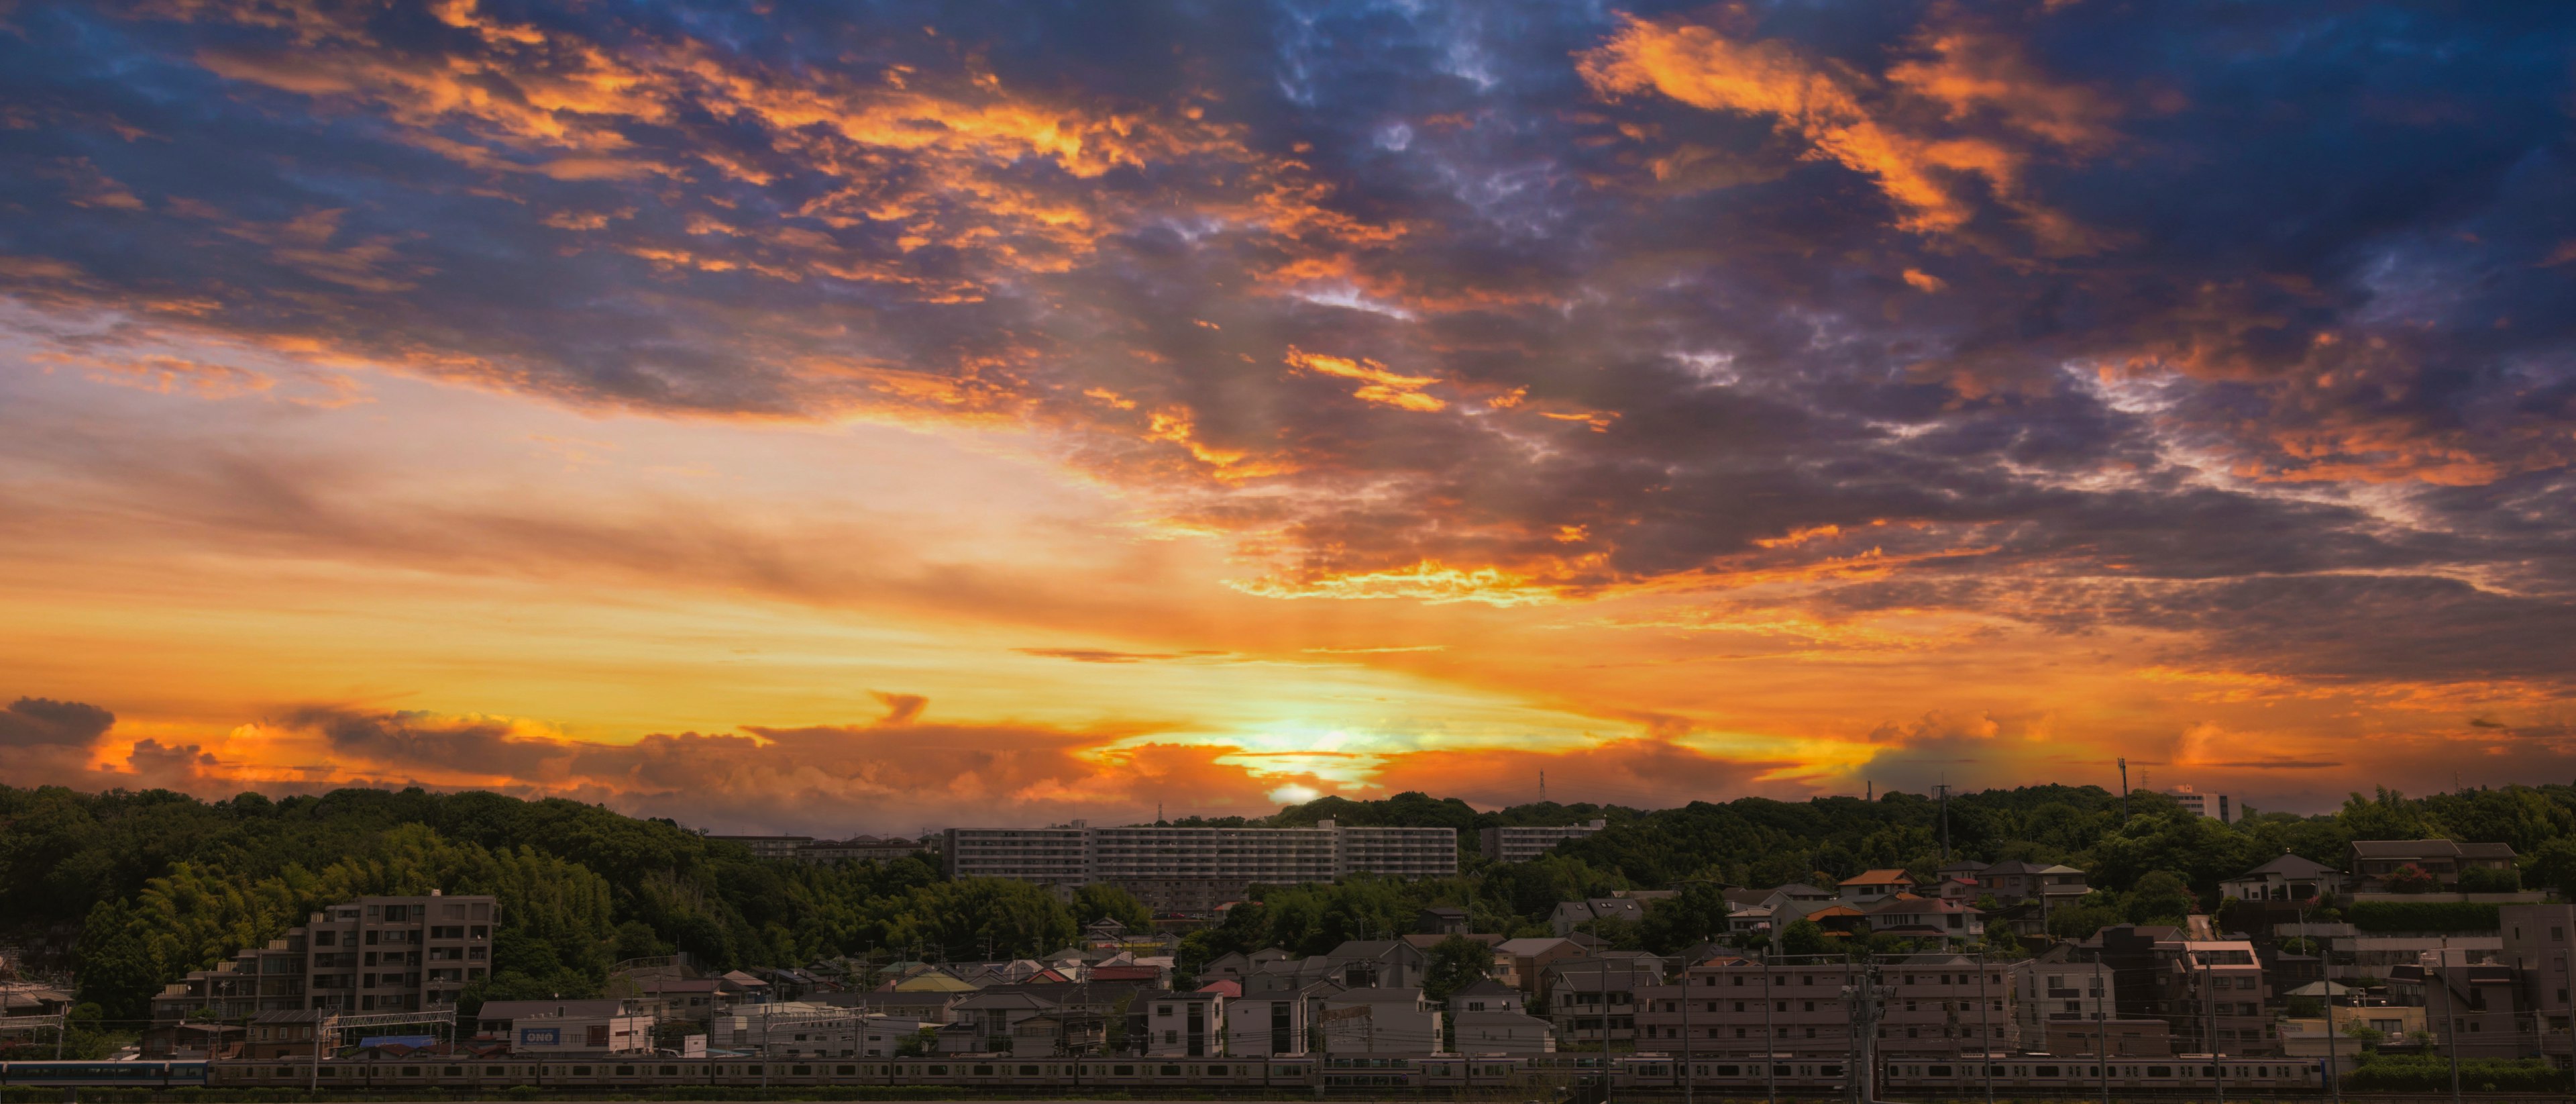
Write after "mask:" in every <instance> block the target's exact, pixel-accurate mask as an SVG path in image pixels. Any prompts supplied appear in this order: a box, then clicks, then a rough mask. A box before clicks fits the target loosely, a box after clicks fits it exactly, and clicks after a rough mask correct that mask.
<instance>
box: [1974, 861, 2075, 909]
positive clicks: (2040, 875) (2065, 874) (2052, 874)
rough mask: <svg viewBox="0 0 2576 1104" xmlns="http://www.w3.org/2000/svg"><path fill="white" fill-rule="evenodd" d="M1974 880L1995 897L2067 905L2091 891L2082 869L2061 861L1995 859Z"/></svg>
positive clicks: (2003, 899) (2005, 899) (1997, 898)
mask: <svg viewBox="0 0 2576 1104" xmlns="http://www.w3.org/2000/svg"><path fill="white" fill-rule="evenodd" d="M1977 883H1978V884H1979V885H1982V886H1984V887H1986V891H1987V892H1989V893H1992V894H1994V895H1995V899H1996V900H1998V901H2043V902H2046V903H2047V904H2050V905H2067V904H2072V903H2074V902H2075V901H2076V900H2077V899H2078V898H2081V897H2083V896H2084V895H2085V894H2087V893H2091V892H2093V888H2092V887H2091V886H2088V885H2086V884H2084V872H2083V871H2081V870H2077V869H2075V868H2074V867H2071V866H2066V865H2064V864H2061V863H2033V862H2021V861H2018V860H2016V861H2012V862H1999V863H1996V864H1994V865H1993V866H1989V867H1987V868H1986V869H1985V871H1984V872H1983V873H1980V874H1978V875H1977Z"/></svg>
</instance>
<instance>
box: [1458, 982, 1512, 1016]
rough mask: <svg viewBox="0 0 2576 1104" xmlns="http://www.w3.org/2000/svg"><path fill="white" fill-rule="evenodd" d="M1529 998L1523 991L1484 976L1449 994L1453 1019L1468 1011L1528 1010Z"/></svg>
mask: <svg viewBox="0 0 2576 1104" xmlns="http://www.w3.org/2000/svg"><path fill="white" fill-rule="evenodd" d="M1527 1011H1529V998H1528V997H1526V996H1523V995H1522V994H1521V991H1520V990H1518V989H1514V988H1512V987H1511V986H1509V985H1505V984H1503V983H1502V982H1500V981H1497V980H1495V979H1493V978H1482V979H1479V980H1478V981H1476V982H1475V983H1474V984H1471V985H1468V986H1466V987H1465V988H1462V989H1460V990H1458V991H1457V992H1455V993H1451V994H1449V1015H1450V1018H1451V1019H1453V1020H1454V1019H1456V1018H1457V1017H1458V1016H1460V1015H1463V1014H1465V1013H1468V1012H1527Z"/></svg>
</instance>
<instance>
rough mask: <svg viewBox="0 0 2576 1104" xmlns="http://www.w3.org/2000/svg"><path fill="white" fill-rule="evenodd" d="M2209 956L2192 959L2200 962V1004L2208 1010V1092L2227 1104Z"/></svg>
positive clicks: (2213, 967)
mask: <svg viewBox="0 0 2576 1104" xmlns="http://www.w3.org/2000/svg"><path fill="white" fill-rule="evenodd" d="M2183 946H2184V947H2185V948H2186V949H2185V950H2184V952H2183V953H2185V954H2191V951H2190V950H2189V949H2188V948H2189V947H2190V944H2188V943H2186V944H2184V945H2183ZM2209 955H2210V952H2208V951H2202V952H2200V953H2199V954H2197V955H2193V957H2195V958H2198V959H2199V960H2200V998H2201V1003H2202V1004H2204V1005H2207V1006H2208V1008H2209V1025H2208V1027H2207V1028H2205V1029H2204V1030H2206V1031H2207V1032H2208V1039H2207V1040H2206V1041H2207V1042H2208V1043H2209V1084H2210V1090H2211V1092H2213V1093H2214V1094H2215V1095H2216V1096H2217V1097H2218V1104H2227V1066H2226V1064H2225V1062H2224V1059H2225V1058H2226V1057H2227V1056H2226V1055H2224V1054H2220V1053H2219V1052H2218V980H2217V978H2218V971H2217V968H2216V964H2215V963H2212V962H2211V961H2209Z"/></svg>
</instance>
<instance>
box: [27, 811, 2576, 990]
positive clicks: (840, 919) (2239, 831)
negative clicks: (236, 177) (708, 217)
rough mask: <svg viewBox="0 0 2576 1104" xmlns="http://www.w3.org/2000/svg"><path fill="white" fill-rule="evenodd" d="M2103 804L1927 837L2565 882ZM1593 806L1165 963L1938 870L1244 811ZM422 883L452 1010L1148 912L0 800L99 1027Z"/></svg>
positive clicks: (902, 865)
mask: <svg viewBox="0 0 2576 1104" xmlns="http://www.w3.org/2000/svg"><path fill="white" fill-rule="evenodd" d="M2129 812H2130V815H2129V816H2128V818H2127V819H2126V820H2125V821H2124V820H2123V819H2122V817H2121V802H2120V798H2119V796H2118V795H2116V794H2113V793H2110V792H2108V791H2106V790H2103V789H2100V788H2098V787H2064V786H2036V787H2025V788H2021V789H2014V790H1992V791H1986V792H1983V793H1968V794H1957V795H1954V796H1953V797H1952V798H1951V800H1950V803H1949V814H1948V817H1949V836H1950V843H1951V850H1952V853H1953V854H1955V855H1960V856H1965V857H1969V858H1975V859H1980V860H1984V861H1988V862H1993V861H2001V860H2005V859H2027V860H2033V861H2055V862H2064V863H2067V864H2070V865H2073V866H2077V867H2081V868H2083V869H2085V870H2088V871H2090V872H2091V873H2092V884H2093V885H2094V886H2095V887H2096V890H2097V892H2096V893H2095V894H2093V895H2092V896H2091V897H2089V898H2087V899H2086V900H2085V901H2084V902H2083V903H2082V904H2081V905H2078V906H2075V907H2072V908H2067V909H2062V910H2060V911H2059V912H2058V913H2056V914H2055V915H2053V916H2052V917H2051V920H2050V928H2051V929H2052V932H2053V933H2054V934H2060V935H2071V936H2081V935H2085V934H2089V933H2090V932H2091V931H2092V930H2093V929H2094V928H2097V927H2099V926H2101V925H2103V924H2110V923H2119V922H2123V921H2129V922H2150V921H2155V920H2168V919H2175V918H2179V917H2180V916H2181V915H2183V914H2184V913H2187V912H2190V911H2193V910H2196V909H2202V908H2207V907H2209V906H2210V905H2212V904H2214V901H2215V896H2216V890H2217V883H2218V882H2219V880H2221V879H2223V878H2226V877H2229V876H2231V875H2233V874H2236V873H2238V872H2240V871H2242V870H2245V869H2247V868H2249V867H2252V866H2255V865H2257V864H2259V863H2261V862H2263V861H2265V860H2266V859H2268V858H2270V857H2272V856H2275V855H2279V854H2281V853H2282V852H2284V851H2290V852H2295V853H2298V854H2302V855H2306V856H2308V857H2310V858H2314V859H2317V860H2319V861H2322V862H2327V863H2338V862H2340V861H2341V857H2342V851H2343V848H2344V845H2345V844H2346V843H2347V842H2348V841H2351V840H2354V839H2403V838H2416V837H2426V836H2447V837H2451V838H2455V839H2460V840H2468V841H2492V842H2502V843H2508V844H2511V845H2512V846H2513V848H2514V849H2515V851H2516V852H2517V853H2519V854H2521V855H2523V856H2524V865H2523V867H2522V868H2521V869H2520V870H2519V871H2516V872H2512V874H2513V878H2512V881H2514V882H2516V883H2517V884H2528V885H2531V886H2534V887H2536V888H2537V887H2546V888H2553V889H2557V890H2559V891H2561V892H2567V891H2569V890H2571V889H2576V787H2570V786H2560V785H2548V786H2539V787H2521V786H2516V787H2508V788H2504V789H2495V790H2485V789H2481V790H2469V791H2464V792H2460V793H2454V794H2438V795H2433V796H2429V797H2423V798H2408V797H2404V796H2402V795H2400V794H2396V793H2392V792H2388V791H2384V790H2383V791H2381V792H2379V793H2377V794H2375V795H2372V796H2367V797H2365V796H2362V795H2358V794H2356V795H2354V796H2353V798H2352V799H2351V800H2350V801H2348V802H2347V803H2346V804H2345V805H2344V807H2343V808H2341V809H2339V810H2337V811H2336V812H2334V813H2332V814H2328V815H2324V816H2309V817H2303V816H2295V815H2289V814H2282V813H2255V814H2252V815H2249V816H2247V817H2246V818H2245V819H2244V820H2243V821H2242V822H2241V823H2236V824H2222V823H2219V822H2218V821H2215V820H2211V819H2206V818H2201V817H2197V816H2192V815H2189V814H2187V813H2185V812H2183V811H2182V810H2181V809H2180V808H2178V807H2177V806H2175V805H2174V804H2173V803H2172V802H2171V801H2170V800H2169V799H2166V798H2164V797H2161V796H2159V795H2156V794H2152V793H2146V792H2143V791H2142V792H2139V793H2136V794H2133V795H2131V796H2130V800H2129ZM1596 817H1598V818H1602V819H1606V820H1608V821H1609V827H1608V828H1607V829H1605V830H1603V831H1601V832H1599V833H1596V834H1593V835H1591V836H1588V837H1585V838H1582V839H1577V840H1573V841H1569V842H1567V843H1565V844H1563V845H1561V846H1559V847H1558V848H1557V849H1556V851H1555V852H1554V853H1552V854H1549V855H1547V856H1544V857H1542V858H1541V859H1539V860H1537V861H1534V862H1527V863H1517V864H1508V865H1505V864H1494V863H1488V862H1486V861H1485V860H1483V859H1482V858H1481V857H1475V856H1472V855H1470V856H1469V857H1467V858H1466V859H1464V860H1463V862H1462V866H1461V870H1460V874H1459V876H1458V877H1455V878H1443V879H1432V880H1425V881H1418V882H1399V881H1394V880H1390V879H1382V878H1372V877H1361V878H1354V879H1351V880H1349V881H1347V882H1344V883H1341V884H1335V885H1295V886H1276V887H1261V888H1258V889H1256V891H1255V892H1254V894H1253V898H1254V899H1253V901H1252V902H1250V903H1248V904H1247V905H1245V906H1242V907H1237V908H1235V909H1233V910H1231V911H1230V912H1229V913H1228V915H1227V916H1226V918H1225V919H1224V921H1223V922H1222V923H1221V924H1218V925H1215V926H1212V927H1209V928H1207V929H1205V930H1202V931H1199V932H1196V933H1193V934H1192V936H1191V937H1190V938H1189V939H1188V940H1187V941H1186V942H1185V943H1184V947H1183V955H1184V961H1183V964H1182V965H1183V966H1184V968H1188V967H1192V966H1195V965H1196V963H1197V962H1199V961H1204V960H1205V958H1207V957H1210V956H1213V955H1215V954H1221V953H1223V952H1225V951H1227V950H1253V949H1257V948H1260V947H1265V946H1279V947H1283V948H1286V949H1288V950H1290V951H1293V952H1298V953H1316V952H1321V951H1324V950H1329V949H1330V948H1331V947H1332V946H1333V945H1335V944H1337V943H1339V942H1341V941H1343V940H1345V939H1359V938H1373V937H1374V938H1383V937H1386V936H1388V935H1390V934H1395V933H1402V932H1406V931H1409V930H1411V928H1412V925H1413V922H1414V917H1415V914H1416V912H1417V911H1418V910H1419V909H1420V908H1422V907H1424V906H1428V905H1456V906H1460V907H1464V908H1466V909H1468V910H1469V912H1470V915H1471V917H1472V919H1473V924H1472V926H1473V928H1474V930H1478V931H1486V932H1500V933H1503V934H1506V935H1527V934H1540V933H1544V932H1545V931H1546V930H1547V928H1546V919H1547V915H1548V912H1549V910H1551V909H1552V908H1553V907H1554V906H1555V905H1556V903H1557V902H1559V901H1565V900H1572V899H1577V898H1582V897H1588V896H1602V895H1607V894H1609V893H1611V892H1614V891H1617V890H1621V889H1629V888H1663V887H1680V888H1682V890H1683V892H1682V894H1681V895H1680V896H1679V897H1677V898H1675V899H1673V900H1670V901H1666V902H1663V903H1661V904H1659V905H1658V906H1657V907H1656V908H1654V909H1653V910H1651V911H1650V912H1649V913H1648V914H1647V917H1646V920H1645V921H1644V922H1643V923H1641V924H1633V925H1627V924H1622V925H1618V928H1617V930H1610V931H1596V934H1599V935H1601V936H1603V937H1604V938H1607V939H1610V940H1611V941H1612V942H1613V943H1614V944H1617V945H1621V946H1631V947H1646V948H1650V949H1655V950H1660V951H1669V950H1675V949H1679V948H1680V947H1684V946H1688V945H1689V944H1691V943H1693V942H1696V941H1697V940H1699V939H1702V938H1705V937H1706V936H1707V934H1708V933H1710V932H1712V931H1716V930H1720V929H1722V927H1723V923H1722V921H1723V917H1724V915H1725V902H1724V901H1723V899H1722V898H1720V897H1719V895H1718V894H1717V890H1716V887H1717V886H1718V885H1719V884H1727V885H1747V886H1769V885H1777V884H1781V883H1784V882H1791V881H1805V882H1812V883H1816V884H1821V885H1830V884H1832V883H1833V882H1834V881H1837V880H1840V879H1841V878H1844V877H1848V876H1850V875H1853V874H1856V873H1859V872H1860V871H1862V870H1864V869H1869V868H1876V867H1902V868H1905V869H1907V870H1909V871H1911V872H1912V873H1913V874H1914V875H1915V877H1916V878H1917V879H1919V880H1926V881H1928V880H1929V879H1930V876H1931V874H1932V870H1933V868H1934V867H1935V866H1937V865H1938V863H1939V859H1940V854H1941V814H1940V810H1939V803H1938V802H1936V801H1935V800H1933V799H1931V798H1929V797H1926V796H1923V795H1918V794H1908V793H1888V794H1885V795H1883V796H1881V797H1879V798H1878V799H1877V800H1875V801H1862V800H1858V799H1854V798H1819V799H1816V800H1812V801H1806V802H1782V801H1774V800H1770V799H1766V798H1741V799H1738V800H1734V801H1729V802H1724V803H1706V802H1695V803H1693V804H1691V805H1688V806H1685V807H1682V808H1677V809H1661V810H1652V811H1647V810H1637V809H1627V808H1619V807H1604V806H1592V805H1556V804H1547V805H1525V806H1516V807H1513V808H1509V809H1501V810H1490V811H1487V810H1477V809H1474V808H1472V807H1470V806H1468V805H1467V804H1466V803H1465V802H1462V801H1458V800H1455V799H1446V800H1444V799H1437V798H1433V797H1431V796H1428V795H1424V794H1418V793H1406V794H1398V795H1395V796H1392V797H1389V798H1386V799H1384V800H1376V801H1354V800H1349V799H1345V798H1339V797H1330V798H1324V799H1322V800H1318V801H1314V802H1309V803H1307V804H1304V805H1299V806H1292V807H1289V808H1286V809H1283V810H1281V811H1280V812H1279V813H1278V814H1276V815H1274V816H1271V817H1267V818H1259V819H1257V820H1253V821H1245V822H1242V823H1254V824H1269V825H1278V826H1288V825H1298V824H1312V823H1315V822H1316V821H1319V820H1322V819H1326V818H1331V819H1334V820H1337V821H1339V822H1341V823H1344V824H1352V825H1419V826H1439V827H1450V828H1456V829H1458V830H1459V831H1461V832H1462V833H1463V834H1464V836H1463V838H1462V844H1464V845H1465V846H1467V847H1470V848H1472V845H1473V833H1474V831H1475V830H1477V829H1479V828H1483V827H1489V826H1493V825H1498V824H1566V823H1575V822H1580V821H1586V820H1590V819H1593V818H1596ZM1198 823H1207V822H1203V821H1202V822H1198ZM433 887H435V888H441V889H444V890H446V891H448V892H455V893H475V892H488V893H493V894H497V895H498V896H499V897H500V898H501V900H502V902H503V907H504V918H505V926H504V928H503V930H502V931H501V932H499V933H497V934H496V938H495V955H496V958H495V960H494V976H493V977H492V978H491V979H490V980H488V981H486V982H484V983H482V984H481V985H479V986H478V987H477V989H476V990H475V991H474V992H472V993H470V994H469V1000H474V1001H479V1000H481V999H485V998H498V997H515V996H537V995H544V994H548V993H559V994H563V995H567V996H569V995H575V994H580V993H586V992H593V991H596V990H597V988H598V987H599V986H600V985H601V984H602V983H603V981H604V979H605V975H606V972H607V970H608V968H609V967H610V966H611V965H612V964H613V963H615V962H617V961H619V960H621V959H625V958H633V957H641V956H647V955H655V954H667V953H670V952H672V951H675V950H678V951H686V952H688V953H689V954H690V955H691V956H693V957H694V958H696V959H697V960H699V961H700V962H702V963H705V964H707V965H709V966H712V967H716V968H732V967H738V966H757V965H772V966H776V965H797V964H803V963H808V962H812V961H814V960H817V959H821V958H828V957H832V956H836V955H859V954H876V955H880V956H883V955H889V954H900V955H904V956H909V957H922V958H932V959H942V958H944V959H951V960H955V959H974V958H982V957H985V956H986V955H988V954H990V955H1011V956H1023V955H1031V954H1039V953H1044V952H1047V951H1050V950H1053V949H1055V948H1058V947H1061V946H1063V945H1064V944H1065V943H1067V942H1068V941H1070V940H1071V939H1072V938H1073V937H1074V935H1075V933H1076V931H1077V930H1078V926H1079V925H1080V924H1081V923H1084V922H1087V921H1089V920H1092V919H1097V918H1100V917H1103V916H1113V917H1117V918H1118V919H1120V920H1121V921H1122V922H1125V923H1129V924H1136V923H1139V922H1141V921H1143V920H1145V919H1146V918H1145V916H1144V912H1143V909H1142V908H1141V907H1140V906H1138V905H1137V904H1136V902H1135V901H1134V899H1133V898H1130V897H1128V896H1127V895H1126V894H1124V893H1121V892H1118V891H1115V890H1112V889H1109V888H1107V887H1094V888H1092V889H1088V890H1085V891H1084V892H1082V893H1080V894H1077V895H1075V897H1074V899H1073V900H1072V901H1071V902H1070V903H1068V902H1064V901H1060V900H1058V899H1057V898H1056V897H1055V896H1053V895H1052V894H1050V893H1048V892H1046V891H1045V890H1042V889H1039V888H1037V887H1034V886H1029V885H1024V884H1021V883H1017V882H1006V881H990V880H966V881H954V882H952V881H948V880H945V879H943V878H942V877H941V876H940V875H939V873H938V872H937V871H936V870H934V869H933V868H932V867H931V866H929V865H928V864H926V863H924V862H922V861H920V860H919V859H911V858H907V859H902V860H897V861H893V862H887V863H870V862H845V863H840V864H836V865H830V866H818V865H806V864H799V863H794V862H788V861H782V860H765V859H759V858H755V857H753V855H752V854H751V853H750V851H749V850H747V849H745V848H743V847H741V846H739V845H736V844H731V843H726V842H723V841H717V840H710V839H707V838H705V837H703V836H701V835H699V834H698V833H696V832H693V831H690V830H688V829H686V828H683V827H681V826H680V825H678V824H675V823H672V822H670V821H665V820H640V819H636V818H631V817H627V816H623V815H620V814H618V813H615V812H612V811H610V810H607V809H605V808H601V807H598V806H592V805H584V804H580V803H578V802H572V801H563V800H541V801H522V800H519V799H516V798H511V797H504V796H501V795H497V794H491V793H482V792H467V793H452V794H441V793H430V792H426V791H423V790H418V789H410V790H402V791H398V792H397V791H385V790H365V789H352V790H341V791H336V792H333V793H329V794H325V795H322V796H319V797H292V798H286V799H281V800H270V799H268V798H265V797H262V796H259V795H257V794H244V795H242V796H240V797H236V798H232V799H230V800H224V801H211V802H210V801H201V800H199V799H196V798H193V797H189V796H186V795H183V794H176V793H170V792H166V791H153V792H145V793H125V792H115V793H107V794H82V793H76V792H73V791H70V790H64V789H59V788H45V789H34V790H25V789H12V788H8V787H0V938H12V937H14V938H16V939H18V940H20V941H25V940H29V939H33V938H35V937H39V936H43V935H46V934H55V935H76V936H77V942H76V951H75V955H74V960H73V963H72V965H73V966H74V967H75V968H76V970H77V973H78V979H79V988H80V993H79V996H80V999H81V1000H82V1001H84V1002H92V1003H96V1004H97V1005H98V1006H99V1007H100V1009H101V1010H102V1011H103V1012H104V1014H105V1015H107V1016H108V1017H109V1018H111V1019H130V1018H135V1017H139V1016H141V1015H142V1014H143V1010H144V1004H145V1002H146V1001H147V1000H148V998H149V997H150V996H151V994H152V993H154V992H155V991H157V990H158V989H159V987H160V986H161V985H162V984H163V983H164V982H167V981H169V980H171V979H174V978H176V977H177V976H179V975H180V974H182V973H184V972H185V971H187V970H189V969H194V968H199V967H203V966H207V965H210V964H212V963H214V962H216V961H219V960H221V959H223V958H225V957H227V956H229V955H230V954H231V953H232V952H233V950H235V949H236V948H239V947H242V946H247V945H252V944H255V943H259V942H263V941H265V940H267V939H269V938H272V937H274V936H276V935H278V934H280V933H282V932H284V931H285V930H286V929H287V928H288V927H291V926H293V925H295V924H298V923H301V922H303V920H304V918H305V916H306V915H307V914H309V913H310V912H311V911H313V910H314V909H315V908H318V907H320V906H321V905H323V904H326V903H329V902H332V901H336V900H342V899H346V898H348V897H351V896H356V895H360V894H370V893H411V892H422V891H425V890H427V889H429V888H433ZM1789 937H1791V938H1803V933H1798V932H1791V933H1789Z"/></svg>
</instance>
